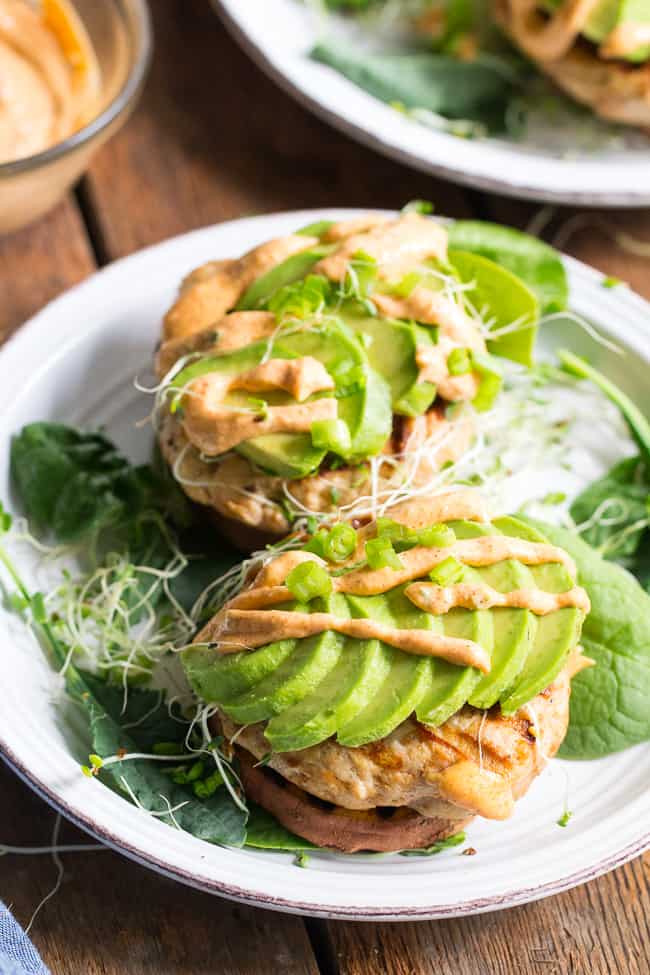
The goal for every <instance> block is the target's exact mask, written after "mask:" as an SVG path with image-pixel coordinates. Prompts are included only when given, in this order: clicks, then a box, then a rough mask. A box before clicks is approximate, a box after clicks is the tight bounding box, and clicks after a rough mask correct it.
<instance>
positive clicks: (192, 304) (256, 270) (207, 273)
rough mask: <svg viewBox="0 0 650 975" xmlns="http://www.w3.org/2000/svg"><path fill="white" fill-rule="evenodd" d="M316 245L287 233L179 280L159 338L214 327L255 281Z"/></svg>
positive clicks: (172, 336)
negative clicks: (181, 280)
mask: <svg viewBox="0 0 650 975" xmlns="http://www.w3.org/2000/svg"><path fill="white" fill-rule="evenodd" d="M317 243H318V238H316V237H305V236H303V235H301V234H291V235H290V236H288V237H278V238H277V239H276V240H268V241H266V243H264V244H260V246H259V247H255V248H253V250H251V251H248V253H247V254H244V255H243V257H239V258H237V259H233V260H226V261H208V263H207V264H204V265H203V266H202V267H199V268H197V269H196V270H195V271H192V273H191V274H189V275H188V276H187V277H186V278H185V280H184V281H183V283H182V285H181V289H180V294H179V296H178V298H177V300H176V302H175V303H174V305H172V307H171V308H170V310H169V311H168V312H167V315H166V316H165V321H164V326H163V337H164V338H165V339H178V338H187V337H188V336H190V335H193V334H194V333H195V332H201V331H203V329H206V328H210V327H214V326H215V323H216V322H218V321H220V319H222V318H223V317H224V315H225V314H226V312H228V311H230V309H231V308H234V306H235V305H236V304H237V302H238V301H239V299H240V298H241V297H242V295H243V294H244V292H245V291H246V289H247V288H248V287H249V286H250V285H251V284H252V283H253V281H255V279H256V278H259V277H261V276H262V275H263V274H266V272H267V271H270V270H271V268H273V267H275V266H276V264H281V263H282V262H283V261H286V260H287V258H289V257H291V256H292V255H293V254H297V253H299V252H300V251H304V250H308V249H309V248H310V247H313V246H314V245H315V244H317Z"/></svg>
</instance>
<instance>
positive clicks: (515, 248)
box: [449, 220, 569, 315]
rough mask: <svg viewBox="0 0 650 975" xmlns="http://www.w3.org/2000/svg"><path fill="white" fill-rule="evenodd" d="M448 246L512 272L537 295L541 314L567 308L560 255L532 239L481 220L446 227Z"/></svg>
mask: <svg viewBox="0 0 650 975" xmlns="http://www.w3.org/2000/svg"><path fill="white" fill-rule="evenodd" d="M449 246H450V248H453V249H456V250H463V251H471V252H472V253H473V254H482V255H483V257H487V258H489V259H490V260H491V261H494V262H495V263H496V264H500V265H501V267H504V268H506V269H507V270H508V271H512V273H513V274H515V275H516V276H517V277H518V278H520V279H521V280H522V281H523V282H524V283H525V284H527V285H528V287H529V288H530V290H531V291H532V292H534V294H536V295H537V298H538V300H539V304H540V309H541V312H542V314H543V315H547V314H550V313H552V312H557V311H563V310H564V309H565V308H566V307H567V304H568V300H569V285H568V282H567V276H566V271H565V270H564V265H563V264H562V260H561V258H560V255H559V254H558V252H557V251H556V250H555V249H554V248H553V247H550V246H549V244H545V243H544V242H543V241H541V240H537V238H536V237H531V236H530V234H524V233H522V232H521V231H520V230H513V229H512V228H511V227H501V226H499V224H495V223H487V222H484V221H482V220H456V221H454V222H453V223H451V224H450V225H449Z"/></svg>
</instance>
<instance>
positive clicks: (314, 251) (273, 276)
mask: <svg viewBox="0 0 650 975" xmlns="http://www.w3.org/2000/svg"><path fill="white" fill-rule="evenodd" d="M331 250H332V248H331V247H311V248H310V249H309V250H304V251H298V253H297V254H292V255H291V257H288V258H287V259H286V261H282V263H281V264H276V266H275V267H272V268H271V270H270V271H267V272H266V274H262V275H261V276H260V277H259V278H256V280H255V281H253V283H252V284H251V285H250V287H249V288H248V289H247V290H246V291H245V292H244V294H243V295H242V297H241V298H240V299H239V301H238V303H237V305H236V308H237V311H251V310H253V309H255V308H260V307H261V306H262V305H263V304H264V302H265V301H268V299H269V298H270V297H271V295H273V294H275V292H276V291H278V290H279V289H280V288H284V286H285V285H287V284H294V283H295V282H296V281H300V280H301V278H304V277H305V275H306V274H308V273H309V272H310V271H311V269H312V267H313V266H314V264H316V262H317V261H320V259H321V257H325V255H326V254H329V252H330V251H331Z"/></svg>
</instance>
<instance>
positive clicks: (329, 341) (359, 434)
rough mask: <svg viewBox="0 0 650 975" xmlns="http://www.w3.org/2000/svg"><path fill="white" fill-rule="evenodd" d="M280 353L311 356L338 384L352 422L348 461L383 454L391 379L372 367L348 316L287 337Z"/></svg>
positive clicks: (342, 413) (344, 415)
mask: <svg viewBox="0 0 650 975" xmlns="http://www.w3.org/2000/svg"><path fill="white" fill-rule="evenodd" d="M275 354H277V355H278V356H284V355H286V357H287V358H291V357H296V356H307V355H311V356H313V357H314V358H316V359H318V360H319V361H320V362H322V363H323V365H324V366H325V368H326V369H327V371H328V372H329V374H330V376H332V377H333V379H334V381H335V382H336V387H337V389H336V396H337V399H338V415H339V419H341V420H343V421H344V422H345V423H347V425H348V428H349V430H350V441H351V446H350V450H349V453H348V454H346V457H345V459H346V460H354V459H356V458H361V457H369V456H372V455H373V454H378V453H379V452H380V451H381V449H382V448H383V446H384V444H385V443H386V441H387V440H388V438H389V436H390V434H391V430H392V425H393V417H392V411H391V404H390V389H389V387H388V384H387V382H386V381H385V380H384V379H383V378H382V376H380V375H379V373H378V372H376V371H375V370H374V369H371V368H370V366H369V363H368V356H367V354H366V352H365V350H364V348H363V346H362V344H361V343H360V342H359V340H358V338H357V336H356V335H355V333H354V332H353V330H352V329H351V328H350V327H349V326H348V325H347V323H345V322H344V321H342V320H335V321H331V322H328V323H327V324H326V325H321V326H319V327H318V328H312V329H308V330H304V331H296V332H293V333H290V334H288V335H286V336H281V337H280V338H279V339H278V340H277V341H276V343H275Z"/></svg>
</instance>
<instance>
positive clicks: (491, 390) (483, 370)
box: [472, 352, 503, 413]
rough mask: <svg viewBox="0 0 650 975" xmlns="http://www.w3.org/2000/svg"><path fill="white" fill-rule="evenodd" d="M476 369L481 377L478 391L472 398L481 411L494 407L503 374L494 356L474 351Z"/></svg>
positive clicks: (476, 408)
mask: <svg viewBox="0 0 650 975" xmlns="http://www.w3.org/2000/svg"><path fill="white" fill-rule="evenodd" d="M472 365H473V368H474V371H475V372H477V373H478V374H479V376H480V378H481V385H480V386H479V390H478V393H477V394H476V396H475V397H474V399H473V400H472V405H473V407H474V409H475V410H477V411H478V412H479V413H483V412H484V411H485V410H489V409H491V408H492V406H493V404H494V401H495V399H496V398H497V396H498V395H499V393H500V392H501V387H502V386H503V376H502V374H501V372H500V371H499V369H498V367H497V365H496V362H495V359H494V356H491V355H484V354H482V353H480V352H479V353H476V352H474V353H472Z"/></svg>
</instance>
